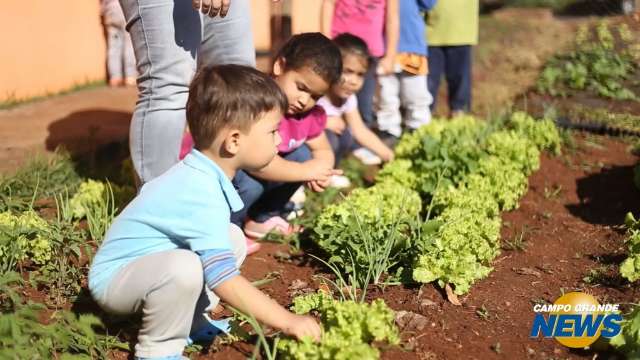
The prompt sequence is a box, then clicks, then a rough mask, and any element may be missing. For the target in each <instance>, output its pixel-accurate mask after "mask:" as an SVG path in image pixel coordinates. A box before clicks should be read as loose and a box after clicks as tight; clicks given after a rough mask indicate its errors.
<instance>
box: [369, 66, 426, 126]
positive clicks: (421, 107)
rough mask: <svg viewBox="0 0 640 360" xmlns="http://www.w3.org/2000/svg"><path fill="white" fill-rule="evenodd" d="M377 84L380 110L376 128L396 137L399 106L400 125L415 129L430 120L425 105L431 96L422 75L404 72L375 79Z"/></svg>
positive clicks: (398, 122) (424, 76)
mask: <svg viewBox="0 0 640 360" xmlns="http://www.w3.org/2000/svg"><path fill="white" fill-rule="evenodd" d="M378 82H379V83H380V101H379V103H380V109H379V110H378V114H377V115H378V128H379V129H380V130H382V131H385V132H387V133H389V134H391V135H394V136H397V137H399V136H400V135H401V134H402V127H401V123H402V115H401V114H400V106H402V107H403V108H404V109H405V117H404V124H405V126H406V127H408V128H410V129H417V128H419V127H420V126H422V125H425V124H428V123H429V122H430V121H431V111H430V110H429V105H431V102H432V101H433V97H432V96H431V94H430V93H429V90H428V89H427V76H426V75H412V74H408V73H405V72H401V73H396V74H390V75H384V76H379V77H378Z"/></svg>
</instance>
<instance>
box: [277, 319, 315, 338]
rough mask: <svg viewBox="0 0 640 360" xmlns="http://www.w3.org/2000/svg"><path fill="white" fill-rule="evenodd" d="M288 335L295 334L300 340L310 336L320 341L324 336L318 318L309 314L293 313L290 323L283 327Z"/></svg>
mask: <svg viewBox="0 0 640 360" xmlns="http://www.w3.org/2000/svg"><path fill="white" fill-rule="evenodd" d="M281 330H282V332H284V333H285V334H287V335H290V336H294V337H296V338H297V339H298V340H302V338H303V337H305V336H308V337H311V338H312V339H313V341H315V342H318V341H320V339H321V338H322V329H321V328H320V325H318V322H317V321H316V319H314V318H313V317H311V316H308V315H296V314H291V317H290V319H289V320H288V325H286V326H285V327H284V328H282V329H281Z"/></svg>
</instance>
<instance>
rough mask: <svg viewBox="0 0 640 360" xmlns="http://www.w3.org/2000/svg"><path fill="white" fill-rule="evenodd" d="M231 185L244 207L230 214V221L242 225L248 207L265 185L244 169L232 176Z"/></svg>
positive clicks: (256, 198)
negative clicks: (236, 191)
mask: <svg viewBox="0 0 640 360" xmlns="http://www.w3.org/2000/svg"><path fill="white" fill-rule="evenodd" d="M233 186H235V188H236V190H238V194H239V195H240V198H241V199H242V202H243V203H244V207H243V208H242V209H240V211H237V212H234V213H232V214H231V222H232V223H233V224H236V225H237V226H239V227H243V226H244V222H245V220H246V218H247V213H248V212H249V209H250V208H251V206H253V204H254V203H255V202H256V201H258V199H259V198H260V196H262V194H263V193H264V187H265V185H264V182H263V181H260V180H258V179H256V178H254V177H253V176H251V175H249V174H247V173H246V172H245V171H244V170H239V171H238V172H237V173H236V176H234V178H233Z"/></svg>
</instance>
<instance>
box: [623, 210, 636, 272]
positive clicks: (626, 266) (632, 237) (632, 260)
mask: <svg viewBox="0 0 640 360" xmlns="http://www.w3.org/2000/svg"><path fill="white" fill-rule="evenodd" d="M625 225H626V226H627V235H628V237H627V239H626V240H625V243H626V244H627V248H628V250H629V257H628V258H627V259H625V260H624V261H623V262H622V264H620V275H622V277H624V278H625V279H627V280H629V281H631V282H633V281H636V280H640V220H636V219H635V218H634V217H633V214H631V213H628V214H627V216H626V218H625Z"/></svg>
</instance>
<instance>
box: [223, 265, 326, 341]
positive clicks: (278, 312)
mask: <svg viewBox="0 0 640 360" xmlns="http://www.w3.org/2000/svg"><path fill="white" fill-rule="evenodd" d="M213 292H214V293H215V294H216V295H218V296H219V297H220V299H222V300H224V301H225V302H226V303H228V304H229V305H231V306H233V307H234V308H236V309H238V310H240V311H242V312H243V313H245V314H248V315H251V316H253V317H255V318H256V320H258V321H260V322H262V323H264V324H266V325H268V326H271V327H273V328H276V329H278V330H281V331H282V332H284V333H285V334H287V335H291V336H295V337H296V338H298V339H301V338H302V337H304V336H310V337H311V338H313V339H314V340H315V341H319V340H320V337H321V329H320V326H319V325H318V323H317V322H316V321H315V319H313V318H312V317H310V316H302V315H296V314H294V313H291V312H289V311H287V310H286V309H285V308H283V307H282V306H280V304H278V303H277V302H276V301H275V300H273V299H271V298H270V297H268V296H267V295H265V294H264V293H263V292H262V291H260V290H258V289H257V288H255V287H254V286H253V285H251V283H250V282H249V281H247V279H245V278H244V277H243V276H240V275H238V276H234V277H233V278H231V279H229V280H226V281H224V282H222V283H221V284H220V285H218V286H216V287H215V288H214V289H213Z"/></svg>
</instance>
